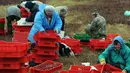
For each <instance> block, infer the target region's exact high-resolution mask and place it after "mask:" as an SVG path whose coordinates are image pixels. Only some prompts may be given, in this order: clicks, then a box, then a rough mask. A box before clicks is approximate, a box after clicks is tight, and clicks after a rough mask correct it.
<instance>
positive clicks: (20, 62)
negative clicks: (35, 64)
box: [0, 41, 31, 73]
mask: <svg viewBox="0 0 130 73" xmlns="http://www.w3.org/2000/svg"><path fill="white" fill-rule="evenodd" d="M28 48H29V43H16V42H4V41H3V42H0V73H27V72H28V69H29V66H28V65H25V63H26V62H29V60H30V59H31V58H30V57H31V54H29V55H28V54H27V53H26V52H27V49H28Z"/></svg>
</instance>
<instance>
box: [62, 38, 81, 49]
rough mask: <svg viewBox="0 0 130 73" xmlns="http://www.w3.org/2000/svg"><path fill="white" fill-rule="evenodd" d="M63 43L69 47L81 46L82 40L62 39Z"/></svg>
mask: <svg viewBox="0 0 130 73" xmlns="http://www.w3.org/2000/svg"><path fill="white" fill-rule="evenodd" d="M61 42H63V43H65V44H67V45H68V46H69V47H73V46H80V40H76V39H71V38H67V39H62V40H61Z"/></svg>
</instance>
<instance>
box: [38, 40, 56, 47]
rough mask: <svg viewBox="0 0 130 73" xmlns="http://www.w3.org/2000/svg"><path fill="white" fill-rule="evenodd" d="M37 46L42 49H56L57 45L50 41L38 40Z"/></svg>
mask: <svg viewBox="0 0 130 73" xmlns="http://www.w3.org/2000/svg"><path fill="white" fill-rule="evenodd" d="M36 42H37V46H43V47H56V46H57V44H56V42H51V41H44V40H38V41H36Z"/></svg>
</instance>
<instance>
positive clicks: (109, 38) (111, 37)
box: [106, 34, 119, 40]
mask: <svg viewBox="0 0 130 73" xmlns="http://www.w3.org/2000/svg"><path fill="white" fill-rule="evenodd" d="M116 36H119V34H108V35H107V37H106V39H107V40H113V39H114V38H115V37H116Z"/></svg>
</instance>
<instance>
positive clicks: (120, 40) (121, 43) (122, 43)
mask: <svg viewBox="0 0 130 73" xmlns="http://www.w3.org/2000/svg"><path fill="white" fill-rule="evenodd" d="M115 40H118V41H119V43H120V45H121V47H122V46H123V45H124V41H123V38H122V37H121V36H117V37H115V38H114V40H113V42H112V44H114V41H115Z"/></svg>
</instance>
